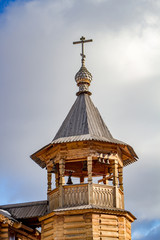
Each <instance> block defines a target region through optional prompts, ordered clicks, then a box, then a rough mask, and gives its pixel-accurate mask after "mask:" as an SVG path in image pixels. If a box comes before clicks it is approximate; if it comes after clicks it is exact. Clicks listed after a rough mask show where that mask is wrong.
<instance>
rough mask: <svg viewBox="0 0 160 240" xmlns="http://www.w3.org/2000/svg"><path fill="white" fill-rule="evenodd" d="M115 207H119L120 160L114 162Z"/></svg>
mask: <svg viewBox="0 0 160 240" xmlns="http://www.w3.org/2000/svg"><path fill="white" fill-rule="evenodd" d="M113 186H114V207H118V160H117V159H116V160H114V162H113Z"/></svg>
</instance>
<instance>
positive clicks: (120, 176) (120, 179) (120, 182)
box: [119, 167, 123, 191]
mask: <svg viewBox="0 0 160 240" xmlns="http://www.w3.org/2000/svg"><path fill="white" fill-rule="evenodd" d="M119 187H120V189H121V190H122V191H123V167H120V168H119Z"/></svg>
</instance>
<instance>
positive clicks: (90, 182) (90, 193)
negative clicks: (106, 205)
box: [87, 156, 93, 204]
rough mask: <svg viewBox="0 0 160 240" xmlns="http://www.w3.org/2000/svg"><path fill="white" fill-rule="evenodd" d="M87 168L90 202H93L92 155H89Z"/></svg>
mask: <svg viewBox="0 0 160 240" xmlns="http://www.w3.org/2000/svg"><path fill="white" fill-rule="evenodd" d="M87 169H88V203H89V204H92V203H93V186H92V157H91V156H88V157H87Z"/></svg>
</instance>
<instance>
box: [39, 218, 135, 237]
mask: <svg viewBox="0 0 160 240" xmlns="http://www.w3.org/2000/svg"><path fill="white" fill-rule="evenodd" d="M41 239H42V240H82V239H83V240H131V222H130V221H129V220H128V219H127V218H126V217H125V216H116V215H114V214H112V215H111V214H105V213H103V214H101V213H100V214H98V213H84V214H73V215H60V216H56V215H55V216H52V217H49V218H48V219H45V220H44V221H43V222H42V235H41Z"/></svg>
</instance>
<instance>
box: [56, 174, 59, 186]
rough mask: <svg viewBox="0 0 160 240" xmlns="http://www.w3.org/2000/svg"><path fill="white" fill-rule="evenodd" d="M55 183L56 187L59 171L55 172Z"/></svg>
mask: <svg viewBox="0 0 160 240" xmlns="http://www.w3.org/2000/svg"><path fill="white" fill-rule="evenodd" d="M55 185H56V188H58V187H59V173H58V172H57V173H55Z"/></svg>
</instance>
